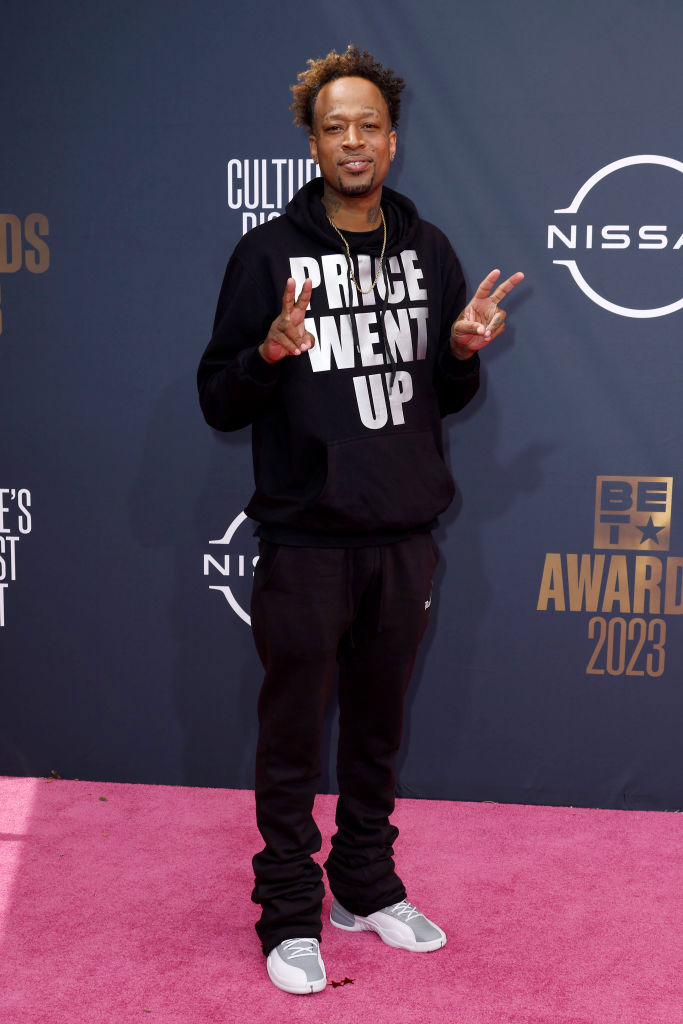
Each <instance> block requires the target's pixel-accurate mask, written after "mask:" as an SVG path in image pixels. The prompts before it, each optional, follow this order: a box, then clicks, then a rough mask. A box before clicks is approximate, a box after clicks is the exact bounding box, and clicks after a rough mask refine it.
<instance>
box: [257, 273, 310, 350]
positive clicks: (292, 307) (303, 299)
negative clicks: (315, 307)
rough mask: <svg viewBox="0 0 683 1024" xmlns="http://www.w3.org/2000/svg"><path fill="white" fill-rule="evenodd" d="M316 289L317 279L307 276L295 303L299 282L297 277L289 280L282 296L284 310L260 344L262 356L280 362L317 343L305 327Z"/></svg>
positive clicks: (259, 348)
mask: <svg viewBox="0 0 683 1024" xmlns="http://www.w3.org/2000/svg"><path fill="white" fill-rule="evenodd" d="M312 291H313V282H312V281H311V279H310V277H307V278H306V280H305V281H304V283H303V287H302V289H301V292H300V293H299V298H298V299H297V300H296V302H295V301H294V295H295V293H296V281H295V280H294V278H293V277H290V278H289V279H288V281H287V284H286V285H285V293H284V295H283V296H282V312H281V313H280V315H279V316H278V317H276V318H275V320H273V322H272V324H271V325H270V330H269V331H268V336H267V338H266V340H265V341H262V342H261V344H260V345H259V347H258V350H259V353H260V355H261V358H262V359H265V361H266V362H267V363H279V362H280V360H281V359H284V358H285V356H300V355H301V353H302V352H307V351H308V349H309V348H312V347H313V345H314V344H315V339H314V337H313V335H312V334H309V333H308V331H307V330H305V328H304V319H305V317H306V310H307V309H308V304H309V302H310V301H311V292H312Z"/></svg>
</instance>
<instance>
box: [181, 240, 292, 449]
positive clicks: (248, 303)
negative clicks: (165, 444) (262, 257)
mask: <svg viewBox="0 0 683 1024" xmlns="http://www.w3.org/2000/svg"><path fill="white" fill-rule="evenodd" d="M238 250H239V247H238ZM238 250H236V251H235V253H233V255H232V257H231V259H230V262H229V263H228V267H227V270H226V271H225V277H224V279H223V285H222V287H221V291H220V295H219V298H218V307H217V309H216V317H215V320H214V325H213V334H212V336H211V341H210V342H209V344H208V345H207V347H206V350H205V352H204V355H203V356H202V358H201V361H200V363H199V370H198V372H197V387H198V389H199V404H200V405H201V409H202V412H203V413H204V418H205V420H206V422H207V423H208V424H209V426H211V427H214V428H215V429H216V430H239V429H240V428H242V427H246V426H248V424H250V423H252V422H253V421H254V420H255V419H257V418H258V416H259V415H260V414H261V412H263V410H264V409H265V408H266V407H267V405H268V404H269V402H270V401H271V400H272V398H273V395H274V393H275V389H276V388H277V383H278V380H279V378H280V373H281V364H280V363H274V364H271V363H267V362H266V361H265V360H264V359H262V358H261V356H260V355H259V352H258V346H259V345H260V344H261V342H262V341H263V340H264V339H265V337H266V335H267V333H268V328H269V327H270V325H271V323H272V322H273V320H274V318H275V316H276V315H277V310H276V309H273V298H272V296H271V295H270V294H269V293H270V291H272V288H270V287H259V285H258V284H257V282H256V281H255V279H254V277H253V276H252V275H251V273H250V272H249V270H248V269H247V268H246V267H245V265H244V263H243V262H242V259H241V257H240V255H239V251H238Z"/></svg>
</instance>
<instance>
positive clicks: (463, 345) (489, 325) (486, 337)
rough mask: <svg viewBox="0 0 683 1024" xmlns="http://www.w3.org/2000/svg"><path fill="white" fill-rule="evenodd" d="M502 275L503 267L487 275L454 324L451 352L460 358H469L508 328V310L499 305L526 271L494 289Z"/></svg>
mask: <svg viewBox="0 0 683 1024" xmlns="http://www.w3.org/2000/svg"><path fill="white" fill-rule="evenodd" d="M499 277H500V270H492V271H491V273H490V274H487V275H486V277H485V278H484V280H483V281H482V282H481V284H480V285H479V287H478V288H477V290H476V292H475V293H474V297H473V298H472V299H471V300H470V302H469V303H468V304H467V306H465V308H464V309H463V311H462V313H461V314H460V316H459V317H458V319H457V320H456V321H455V323H454V324H453V326H452V327H451V352H452V353H453V355H454V356H455V358H456V359H469V358H470V357H471V356H473V355H474V353H475V352H478V351H479V349H480V348H484V346H486V345H489V344H490V343H491V342H492V341H493V339H494V338H497V337H498V335H499V334H502V333H503V331H504V330H505V317H506V315H507V314H506V313H505V310H503V309H499V307H498V303H499V302H500V301H501V300H502V299H504V298H505V296H506V295H507V294H508V293H509V292H511V291H512V289H513V288H514V287H515V285H517V284H519V282H520V281H522V280H523V279H524V274H522V273H521V272H518V273H516V274H513V275H512V277H508V279H507V281H503V283H502V284H499V285H498V287H497V288H496V289H495V291H493V292H492V291H491V289H492V288H493V286H494V284H495V283H496V281H497V280H498V278H499Z"/></svg>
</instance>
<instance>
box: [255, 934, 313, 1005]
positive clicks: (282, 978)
mask: <svg viewBox="0 0 683 1024" xmlns="http://www.w3.org/2000/svg"><path fill="white" fill-rule="evenodd" d="M266 966H267V968H268V977H269V978H270V980H271V981H272V983H273V984H274V985H277V987H278V988H281V989H282V991H283V992H292V993H293V994H294V995H297V996H306V995H308V994H309V992H321V991H322V989H324V988H325V986H326V985H327V978H326V976H325V965H324V963H323V961H322V957H321V956H320V948H319V946H318V940H317V939H285V940H284V942H281V943H280V945H279V946H276V947H275V949H271V951H270V953H269V954H268V959H267V961H266Z"/></svg>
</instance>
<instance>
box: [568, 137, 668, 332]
mask: <svg viewBox="0 0 683 1024" xmlns="http://www.w3.org/2000/svg"><path fill="white" fill-rule="evenodd" d="M672 172H673V173H672ZM680 210H683V162H681V161H680V160H674V159H672V158H671V157H666V156H656V155H651V154H650V155H647V154H645V155H639V156H628V157H624V158H623V159H622V160H615V161H614V162H613V163H610V164H607V165H606V166H605V167H601V168H600V170H599V171H596V172H595V174H593V175H591V177H590V178H588V180H587V181H586V182H584V184H583V185H582V186H581V187H580V189H579V190H578V192H577V193H576V195H575V196H574V198H573V200H572V202H571V203H570V204H569V206H566V207H562V208H560V209H557V210H555V211H554V212H555V213H556V214H561V215H563V216H562V218H561V219H560V220H559V221H558V223H557V224H549V225H548V248H549V249H551V250H553V255H554V254H555V253H557V252H558V250H559V251H560V252H561V254H562V255H564V256H566V257H568V258H564V259H553V263H554V264H557V265H558V266H563V267H566V268H567V270H568V271H569V273H570V274H571V276H572V279H573V281H574V283H575V284H576V285H578V287H579V288H580V289H581V291H582V292H583V293H584V295H586V296H587V297H588V298H589V299H590V300H591V302H594V303H595V304H596V305H598V306H601V307H602V308H603V309H606V310H608V311H609V312H610V313H616V314H618V315H619V316H628V317H635V318H637V319H645V318H650V317H659V316H667V315H668V314H670V313H676V312H677V311H678V310H679V309H683V294H681V293H682V292H683V273H681V270H682V269H683V218H681V219H680V220H676V221H675V222H674V223H673V225H672V223H671V212H672V211H680ZM565 215H566V218H565ZM589 280H590V282H591V283H589Z"/></svg>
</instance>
